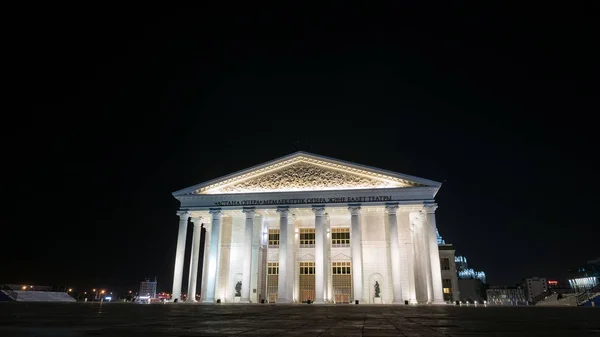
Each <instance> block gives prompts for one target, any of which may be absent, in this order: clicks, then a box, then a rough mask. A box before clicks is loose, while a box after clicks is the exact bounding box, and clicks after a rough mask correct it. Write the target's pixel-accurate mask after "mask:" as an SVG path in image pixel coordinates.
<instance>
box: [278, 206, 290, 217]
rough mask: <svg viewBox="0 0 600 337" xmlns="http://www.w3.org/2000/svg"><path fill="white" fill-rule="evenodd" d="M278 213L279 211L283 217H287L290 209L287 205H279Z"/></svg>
mask: <svg viewBox="0 0 600 337" xmlns="http://www.w3.org/2000/svg"><path fill="white" fill-rule="evenodd" d="M277 213H279V215H280V216H281V217H282V218H283V217H286V218H287V216H288V215H289V214H290V209H289V208H287V207H277Z"/></svg>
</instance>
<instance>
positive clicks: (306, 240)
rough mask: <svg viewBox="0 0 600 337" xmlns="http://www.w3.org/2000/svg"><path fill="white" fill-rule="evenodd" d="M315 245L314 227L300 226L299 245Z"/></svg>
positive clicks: (309, 246)
mask: <svg viewBox="0 0 600 337" xmlns="http://www.w3.org/2000/svg"><path fill="white" fill-rule="evenodd" d="M314 246H315V229H314V228H300V247H304V248H311V247H314Z"/></svg>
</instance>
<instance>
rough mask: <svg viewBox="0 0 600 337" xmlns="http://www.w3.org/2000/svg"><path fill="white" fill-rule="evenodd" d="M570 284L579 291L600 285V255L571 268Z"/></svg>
mask: <svg viewBox="0 0 600 337" xmlns="http://www.w3.org/2000/svg"><path fill="white" fill-rule="evenodd" d="M569 285H570V286H571V288H572V289H573V290H575V291H577V292H581V291H586V290H589V289H593V288H596V289H597V288H598V287H600V257H598V258H597V259H595V260H591V261H587V262H586V263H585V264H583V265H581V266H578V267H577V268H573V269H569ZM599 291H600V290H599Z"/></svg>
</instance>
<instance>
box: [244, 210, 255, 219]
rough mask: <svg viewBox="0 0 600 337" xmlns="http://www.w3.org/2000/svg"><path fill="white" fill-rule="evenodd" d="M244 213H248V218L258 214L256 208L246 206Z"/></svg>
mask: <svg viewBox="0 0 600 337" xmlns="http://www.w3.org/2000/svg"><path fill="white" fill-rule="evenodd" d="M242 213H246V219H252V218H254V215H255V214H256V210H255V209H254V208H244V209H242Z"/></svg>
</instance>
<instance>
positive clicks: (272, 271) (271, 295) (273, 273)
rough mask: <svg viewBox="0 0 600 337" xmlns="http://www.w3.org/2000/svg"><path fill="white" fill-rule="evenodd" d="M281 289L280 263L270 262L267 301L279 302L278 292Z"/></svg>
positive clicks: (268, 266)
mask: <svg viewBox="0 0 600 337" xmlns="http://www.w3.org/2000/svg"><path fill="white" fill-rule="evenodd" d="M278 288H279V263H278V262H269V263H268V264H267V301H269V303H276V302H277V297H278V296H277V291H278Z"/></svg>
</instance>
